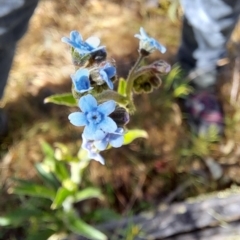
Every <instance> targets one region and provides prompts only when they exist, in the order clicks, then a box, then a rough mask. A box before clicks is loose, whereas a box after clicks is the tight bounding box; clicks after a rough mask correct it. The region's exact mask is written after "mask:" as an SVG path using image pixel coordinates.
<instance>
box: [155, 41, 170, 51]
mask: <svg viewBox="0 0 240 240" xmlns="http://www.w3.org/2000/svg"><path fill="white" fill-rule="evenodd" d="M154 45H155V48H156V49H158V51H159V52H161V53H165V52H166V51H167V49H166V48H165V47H164V46H163V45H162V44H160V43H159V42H158V41H155V43H154Z"/></svg>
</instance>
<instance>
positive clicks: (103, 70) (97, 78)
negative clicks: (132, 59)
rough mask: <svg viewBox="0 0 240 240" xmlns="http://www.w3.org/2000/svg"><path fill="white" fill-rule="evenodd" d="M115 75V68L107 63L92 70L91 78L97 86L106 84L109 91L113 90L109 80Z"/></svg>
mask: <svg viewBox="0 0 240 240" xmlns="http://www.w3.org/2000/svg"><path fill="white" fill-rule="evenodd" d="M115 75H116V68H115V67H114V66H112V65H111V64H110V63H109V62H104V63H102V64H101V65H100V66H99V67H97V68H94V69H92V71H91V77H92V80H93V81H94V82H96V84H97V85H102V84H103V83H107V85H108V87H109V88H110V89H113V82H112V80H111V78H113V77H114V76H115Z"/></svg>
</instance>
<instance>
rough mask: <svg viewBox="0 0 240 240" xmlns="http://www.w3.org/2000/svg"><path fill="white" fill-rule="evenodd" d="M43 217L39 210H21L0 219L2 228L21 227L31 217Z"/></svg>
mask: <svg viewBox="0 0 240 240" xmlns="http://www.w3.org/2000/svg"><path fill="white" fill-rule="evenodd" d="M41 215H42V214H41V212H40V211H38V210H37V209H25V208H19V209H17V210H15V211H13V212H11V213H8V214H6V215H5V216H3V217H0V226H2V227H5V226H20V225H23V223H24V222H25V221H26V220H28V219H29V218H30V217H31V216H35V217H39V216H41Z"/></svg>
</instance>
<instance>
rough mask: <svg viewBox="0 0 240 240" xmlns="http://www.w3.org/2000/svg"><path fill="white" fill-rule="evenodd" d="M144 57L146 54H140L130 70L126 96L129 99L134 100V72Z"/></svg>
mask: <svg viewBox="0 0 240 240" xmlns="http://www.w3.org/2000/svg"><path fill="white" fill-rule="evenodd" d="M143 58H144V56H143V55H142V54H140V55H139V57H138V59H137V61H136V63H135V64H134V66H133V67H132V69H131V70H130V72H129V74H128V77H127V86H126V96H127V99H128V100H129V101H132V88H133V82H134V79H135V77H134V73H135V71H136V69H137V68H138V66H139V64H140V63H141V61H142V60H143Z"/></svg>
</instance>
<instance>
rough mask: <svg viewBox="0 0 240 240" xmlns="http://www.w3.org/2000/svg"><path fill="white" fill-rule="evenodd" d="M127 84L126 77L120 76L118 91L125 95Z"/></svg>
mask: <svg viewBox="0 0 240 240" xmlns="http://www.w3.org/2000/svg"><path fill="white" fill-rule="evenodd" d="M126 86H127V84H126V80H125V79H124V78H120V79H119V83H118V93H119V94H121V95H123V96H125V94H126Z"/></svg>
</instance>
